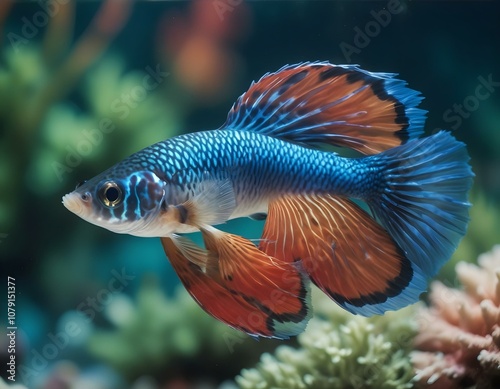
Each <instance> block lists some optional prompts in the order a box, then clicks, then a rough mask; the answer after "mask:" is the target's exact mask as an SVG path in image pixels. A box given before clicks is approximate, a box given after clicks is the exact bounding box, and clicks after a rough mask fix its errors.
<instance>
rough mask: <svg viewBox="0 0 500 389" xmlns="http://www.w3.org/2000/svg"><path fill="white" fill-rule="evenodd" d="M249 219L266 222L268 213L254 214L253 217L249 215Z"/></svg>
mask: <svg viewBox="0 0 500 389" xmlns="http://www.w3.org/2000/svg"><path fill="white" fill-rule="evenodd" d="M248 217H249V218H250V219H252V220H266V219H267V213H265V212H259V213H253V214H252V215H249V216H248Z"/></svg>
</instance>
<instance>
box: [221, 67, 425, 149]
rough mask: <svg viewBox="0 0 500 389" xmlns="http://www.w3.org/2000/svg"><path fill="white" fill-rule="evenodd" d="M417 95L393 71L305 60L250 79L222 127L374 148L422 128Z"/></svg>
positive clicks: (392, 143) (401, 140)
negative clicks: (371, 70)
mask: <svg viewBox="0 0 500 389" xmlns="http://www.w3.org/2000/svg"><path fill="white" fill-rule="evenodd" d="M421 100H422V98H421V97H420V95H419V93H418V92H416V91H414V90H412V89H409V88H407V87H406V82H404V81H402V80H398V79H396V78H395V74H392V73H372V72H368V71H366V70H362V69H360V68H359V67H357V66H355V65H332V64H330V63H327V62H305V63H301V64H297V65H287V66H284V67H283V68H281V69H280V70H278V71H277V72H275V73H268V74H266V75H264V76H263V77H262V78H261V79H260V80H259V81H258V82H256V83H252V85H251V86H250V88H249V89H248V91H247V92H245V93H244V94H243V95H241V96H240V97H239V98H238V100H237V101H236V103H235V104H234V105H233V107H232V109H231V111H230V112H229V114H228V118H227V120H226V123H225V124H224V125H223V126H222V128H223V129H234V130H240V131H253V132H258V133H260V134H265V135H270V136H274V137H277V138H281V139H284V140H289V141H292V142H301V143H308V144H314V143H328V144H332V145H334V146H345V147H349V148H352V149H355V150H358V151H360V152H361V153H364V154H376V153H378V152H381V151H383V150H386V149H389V148H392V147H394V146H398V145H400V144H402V143H405V142H406V141H407V140H409V139H413V138H417V137H418V136H419V135H420V134H422V133H423V125H424V122H425V114H426V111H424V110H421V109H419V108H416V107H417V106H418V104H419V103H420V101H421Z"/></svg>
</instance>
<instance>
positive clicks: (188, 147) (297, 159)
mask: <svg viewBox="0 0 500 389" xmlns="http://www.w3.org/2000/svg"><path fill="white" fill-rule="evenodd" d="M121 168H122V169H123V170H124V171H129V172H130V174H131V176H129V177H130V178H129V181H128V182H126V181H125V180H124V182H122V183H121V184H120V185H122V186H123V187H124V188H128V187H135V186H136V183H135V180H136V179H138V175H140V173H139V172H141V171H143V172H145V173H144V174H145V176H146V177H145V181H148V180H149V179H150V178H151V174H154V176H155V180H154V181H155V182H158V183H159V184H160V185H161V186H162V188H163V191H164V192H165V196H164V197H162V198H161V200H162V201H163V202H164V204H165V205H167V206H177V205H180V204H183V203H185V202H186V201H188V200H190V199H191V198H192V197H193V196H195V195H196V194H197V193H198V192H199V191H200V190H201V189H200V190H197V188H196V187H197V186H200V185H203V182H204V181H226V180H227V181H228V182H230V184H231V187H232V189H231V190H232V192H233V193H234V200H235V204H234V210H233V211H232V212H231V214H230V215H227V216H228V219H234V218H239V217H245V216H249V215H252V214H257V213H265V212H267V209H268V203H269V200H270V199H271V198H275V197H277V196H280V195H281V194H283V193H322V192H323V193H331V194H335V195H341V196H347V197H356V198H364V197H366V196H367V195H368V194H370V193H371V191H373V190H376V188H375V187H374V185H373V184H374V182H375V180H373V179H370V180H369V179H367V177H368V176H369V175H371V176H372V177H373V176H374V175H376V167H375V166H373V167H370V166H368V165H367V163H366V162H365V160H363V159H352V158H343V157H340V156H338V155H336V154H334V153H331V152H324V151H320V150H316V149H311V148H305V147H302V146H300V145H297V144H293V143H289V142H285V141H282V140H280V139H276V138H273V137H269V136H266V135H261V134H257V133H253V132H244V131H232V130H215V131H204V132H197V133H192V134H187V135H181V136H178V137H175V138H172V139H169V140H166V141H163V142H159V143H157V144H154V145H152V146H150V147H147V148H145V149H143V150H141V151H140V152H138V153H136V154H134V155H132V156H131V157H129V158H127V159H126V160H124V161H123V162H122V164H121ZM148 176H149V177H148ZM115 177H116V171H115V170H114V169H112V170H111V171H109V172H107V173H104V174H103V175H102V176H99V178H98V180H100V183H101V184H102V183H104V182H107V181H108V180H112V179H114V178H115ZM131 181H133V182H131ZM92 185H94V183H93V182H90V183H88V184H87V186H92ZM98 186H99V182H97V183H96V187H98ZM151 189H152V190H153V192H152V193H151V194H148V195H147V196H146V197H148V196H149V197H150V198H151V199H154V198H155V196H156V194H157V192H156V191H155V190H154V189H153V187H151ZM124 190H125V189H124ZM88 196H89V197H91V194H90V193H89V194H88ZM143 196H144V195H143ZM158 199H159V198H157V200H158ZM96 200H98V198H96ZM122 204H123V205H122V206H121V207H113V208H102V209H101V210H102V212H103V213H104V212H105V213H107V215H109V216H110V217H111V216H112V217H113V218H116V219H117V220H118V221H124V222H125V221H127V220H133V219H134V217H137V218H138V219H139V218H141V217H142V216H144V214H143V213H141V209H140V208H141V203H140V202H138V201H136V202H128V203H127V202H123V203H122ZM158 205H159V204H158ZM104 216H106V215H104ZM226 220H227V219H226ZM226 220H220V222H221V223H222V222H225V221H226ZM90 221H92V220H90ZM162 225H163V226H165V227H167V226H166V225H165V223H162ZM170 229H171V230H170V231H168V230H165V231H164V232H163V233H161V234H160V235H157V234H158V232H157V231H154V232H151V231H148V230H144V231H138V232H137V235H139V236H164V235H168V233H178V232H185V227H183V226H178V227H176V228H173V227H171V228H170ZM120 232H127V231H120ZM133 232H134V231H129V233H132V234H133ZM141 234H145V235H141ZM151 234H152V235H151Z"/></svg>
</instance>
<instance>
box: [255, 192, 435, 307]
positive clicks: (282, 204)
mask: <svg viewBox="0 0 500 389" xmlns="http://www.w3.org/2000/svg"><path fill="white" fill-rule="evenodd" d="M260 249H261V250H262V251H264V252H265V253H267V254H268V255H270V256H273V257H276V258H280V259H282V260H284V261H288V262H293V261H298V260H300V261H302V265H303V268H304V270H305V271H306V272H307V273H308V274H309V276H310V277H311V280H312V281H313V282H314V283H315V284H316V285H317V286H318V287H319V288H320V289H322V290H323V291H324V292H325V293H326V294H328V295H329V296H330V297H331V298H332V299H333V300H335V301H336V302H337V303H338V304H339V305H341V306H342V307H344V308H345V309H347V310H348V311H350V312H353V313H358V314H361V315H365V316H370V315H372V314H382V313H384V312H385V311H387V310H396V309H399V308H402V307H403V306H406V305H408V304H411V303H414V302H416V301H417V300H418V298H419V295H420V293H422V292H423V291H424V290H425V289H426V287H427V282H426V280H425V278H424V277H423V276H422V274H421V270H420V269H419V268H418V267H417V266H416V265H414V264H413V263H411V262H410V261H409V260H408V258H406V256H405V254H404V253H403V251H402V250H401V249H400V248H399V247H398V246H397V245H396V244H395V242H394V241H393V239H392V238H391V237H390V236H389V234H388V233H387V232H386V231H385V230H384V229H383V228H382V227H381V226H380V225H379V224H377V223H376V222H375V221H374V220H373V219H372V218H371V217H370V216H369V215H368V214H367V213H366V212H365V211H363V210H362V209H361V208H360V207H359V206H357V205H356V204H355V203H353V202H352V201H350V200H348V199H344V198H338V197H333V196H330V195H314V194H311V195H286V196H283V197H280V198H277V199H275V200H273V201H272V202H271V203H270V206H269V214H268V219H267V222H266V225H265V227H264V232H263V236H262V240H261V244H260Z"/></svg>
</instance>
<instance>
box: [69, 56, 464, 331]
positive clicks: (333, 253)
mask: <svg viewBox="0 0 500 389" xmlns="http://www.w3.org/2000/svg"><path fill="white" fill-rule="evenodd" d="M422 99H423V97H422V96H421V94H420V93H419V92H417V91H415V90H413V89H410V88H409V87H408V86H407V83H406V82H405V81H403V80H400V79H398V78H397V74H394V73H382V72H370V71H367V70H363V69H362V68H360V67H359V66H358V65H334V64H331V63H329V62H321V61H316V62H303V63H299V64H295V65H286V66H283V67H282V68H280V69H279V70H277V71H276V72H270V73H266V74H265V75H264V76H262V77H261V78H260V79H259V80H258V81H257V82H253V83H252V84H251V85H250V87H249V89H248V90H247V91H246V92H245V93H243V94H242V95H241V96H240V97H239V98H238V99H237V100H236V102H235V103H234V105H233V106H232V108H231V110H230V111H229V113H228V116H227V119H226V121H225V123H224V124H223V125H222V126H221V127H220V128H218V129H215V130H204V131H198V132H194V133H187V134H183V135H179V136H175V137H172V138H170V139H167V140H164V141H161V142H159V143H156V144H153V145H151V146H149V147H146V148H144V149H142V150H140V151H138V152H136V153H135V154H133V155H131V156H129V157H127V158H125V159H124V160H122V161H121V162H119V163H117V164H116V165H115V166H113V167H111V168H109V169H108V170H106V171H104V172H102V173H101V174H99V175H97V176H96V177H94V178H92V179H90V180H88V181H86V182H84V183H82V184H81V185H78V186H77V187H76V189H75V190H74V191H72V192H71V193H69V194H66V195H65V196H64V197H63V199H62V201H63V204H64V206H65V207H66V208H67V209H68V210H69V211H71V212H73V213H74V214H76V215H77V216H79V217H80V218H82V219H84V220H86V221H87V222H89V223H92V224H95V225H97V226H99V227H103V228H106V229H108V230H110V231H113V232H115V233H121V234H130V235H134V236H139V237H155V238H160V241H161V244H162V246H163V249H164V251H165V254H166V256H167V257H168V259H169V260H170V262H171V264H172V267H173V268H174V270H175V272H176V273H177V275H178V276H179V279H180V281H181V282H182V284H183V285H184V287H185V288H186V289H187V291H188V292H189V294H190V295H191V296H192V297H193V298H194V300H195V301H196V302H197V303H198V304H199V306H200V307H201V308H202V309H203V310H205V311H206V312H207V313H208V314H210V315H211V316H213V317H214V318H216V319H218V320H220V321H221V322H223V323H225V324H227V325H228V326H230V327H232V328H235V329H238V330H240V331H243V332H245V333H247V334H249V335H250V336H252V337H254V338H259V337H266V338H277V339H288V338H289V337H291V336H296V335H298V334H300V333H301V332H302V331H304V330H305V328H306V326H307V322H308V320H309V319H310V318H311V316H312V304H311V286H312V284H314V285H316V287H318V288H319V289H320V290H321V291H322V292H324V293H325V294H326V295H328V296H329V297H330V298H331V299H332V300H333V301H334V302H336V303H337V304H338V305H340V306H341V307H343V308H344V309H346V310H347V311H349V312H351V313H353V314H359V315H363V316H372V315H382V314H384V313H385V312H386V311H390V310H398V309H400V308H402V307H405V306H407V305H410V304H413V303H415V302H417V301H418V300H419V298H420V295H421V294H422V293H423V292H425V291H426V290H427V286H428V282H429V279H430V278H432V277H433V276H435V275H436V273H437V272H438V271H439V269H440V268H441V267H442V266H443V265H444V264H445V263H446V261H448V259H449V258H450V257H451V255H452V254H453V252H454V251H455V249H456V247H457V245H458V244H459V242H460V240H461V239H462V237H463V236H464V235H465V233H466V230H467V225H468V221H469V208H470V206H471V204H470V203H469V201H468V193H469V190H470V188H471V185H472V181H473V177H474V173H473V172H472V169H471V166H470V164H469V159H470V158H469V155H468V153H467V149H466V145H465V144H464V143H462V142H460V141H458V140H457V139H456V138H455V137H454V136H453V135H452V134H451V133H450V132H447V131H444V130H440V131H436V132H434V133H433V134H431V135H429V136H424V124H425V119H426V114H427V111H425V110H423V109H421V108H419V107H418V106H419V105H420V103H421V101H422ZM332 146H333V147H339V148H340V149H337V148H333V147H332ZM342 148H347V149H350V150H352V152H350V154H349V155H348V156H345V155H342V153H341V150H342ZM244 217H248V218H251V219H257V220H265V224H264V227H263V231H262V235H261V237H260V239H258V240H257V241H256V243H254V241H252V240H251V239H249V238H245V237H242V236H239V235H236V234H232V233H231V232H227V231H224V230H222V229H221V228H222V227H220V225H223V224H224V223H226V222H227V221H228V220H231V219H236V218H244ZM250 222H251V221H249V223H250ZM193 232H199V233H201V236H202V238H203V245H198V244H195V243H194V242H193V240H192V239H190V237H189V234H190V233H193Z"/></svg>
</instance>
